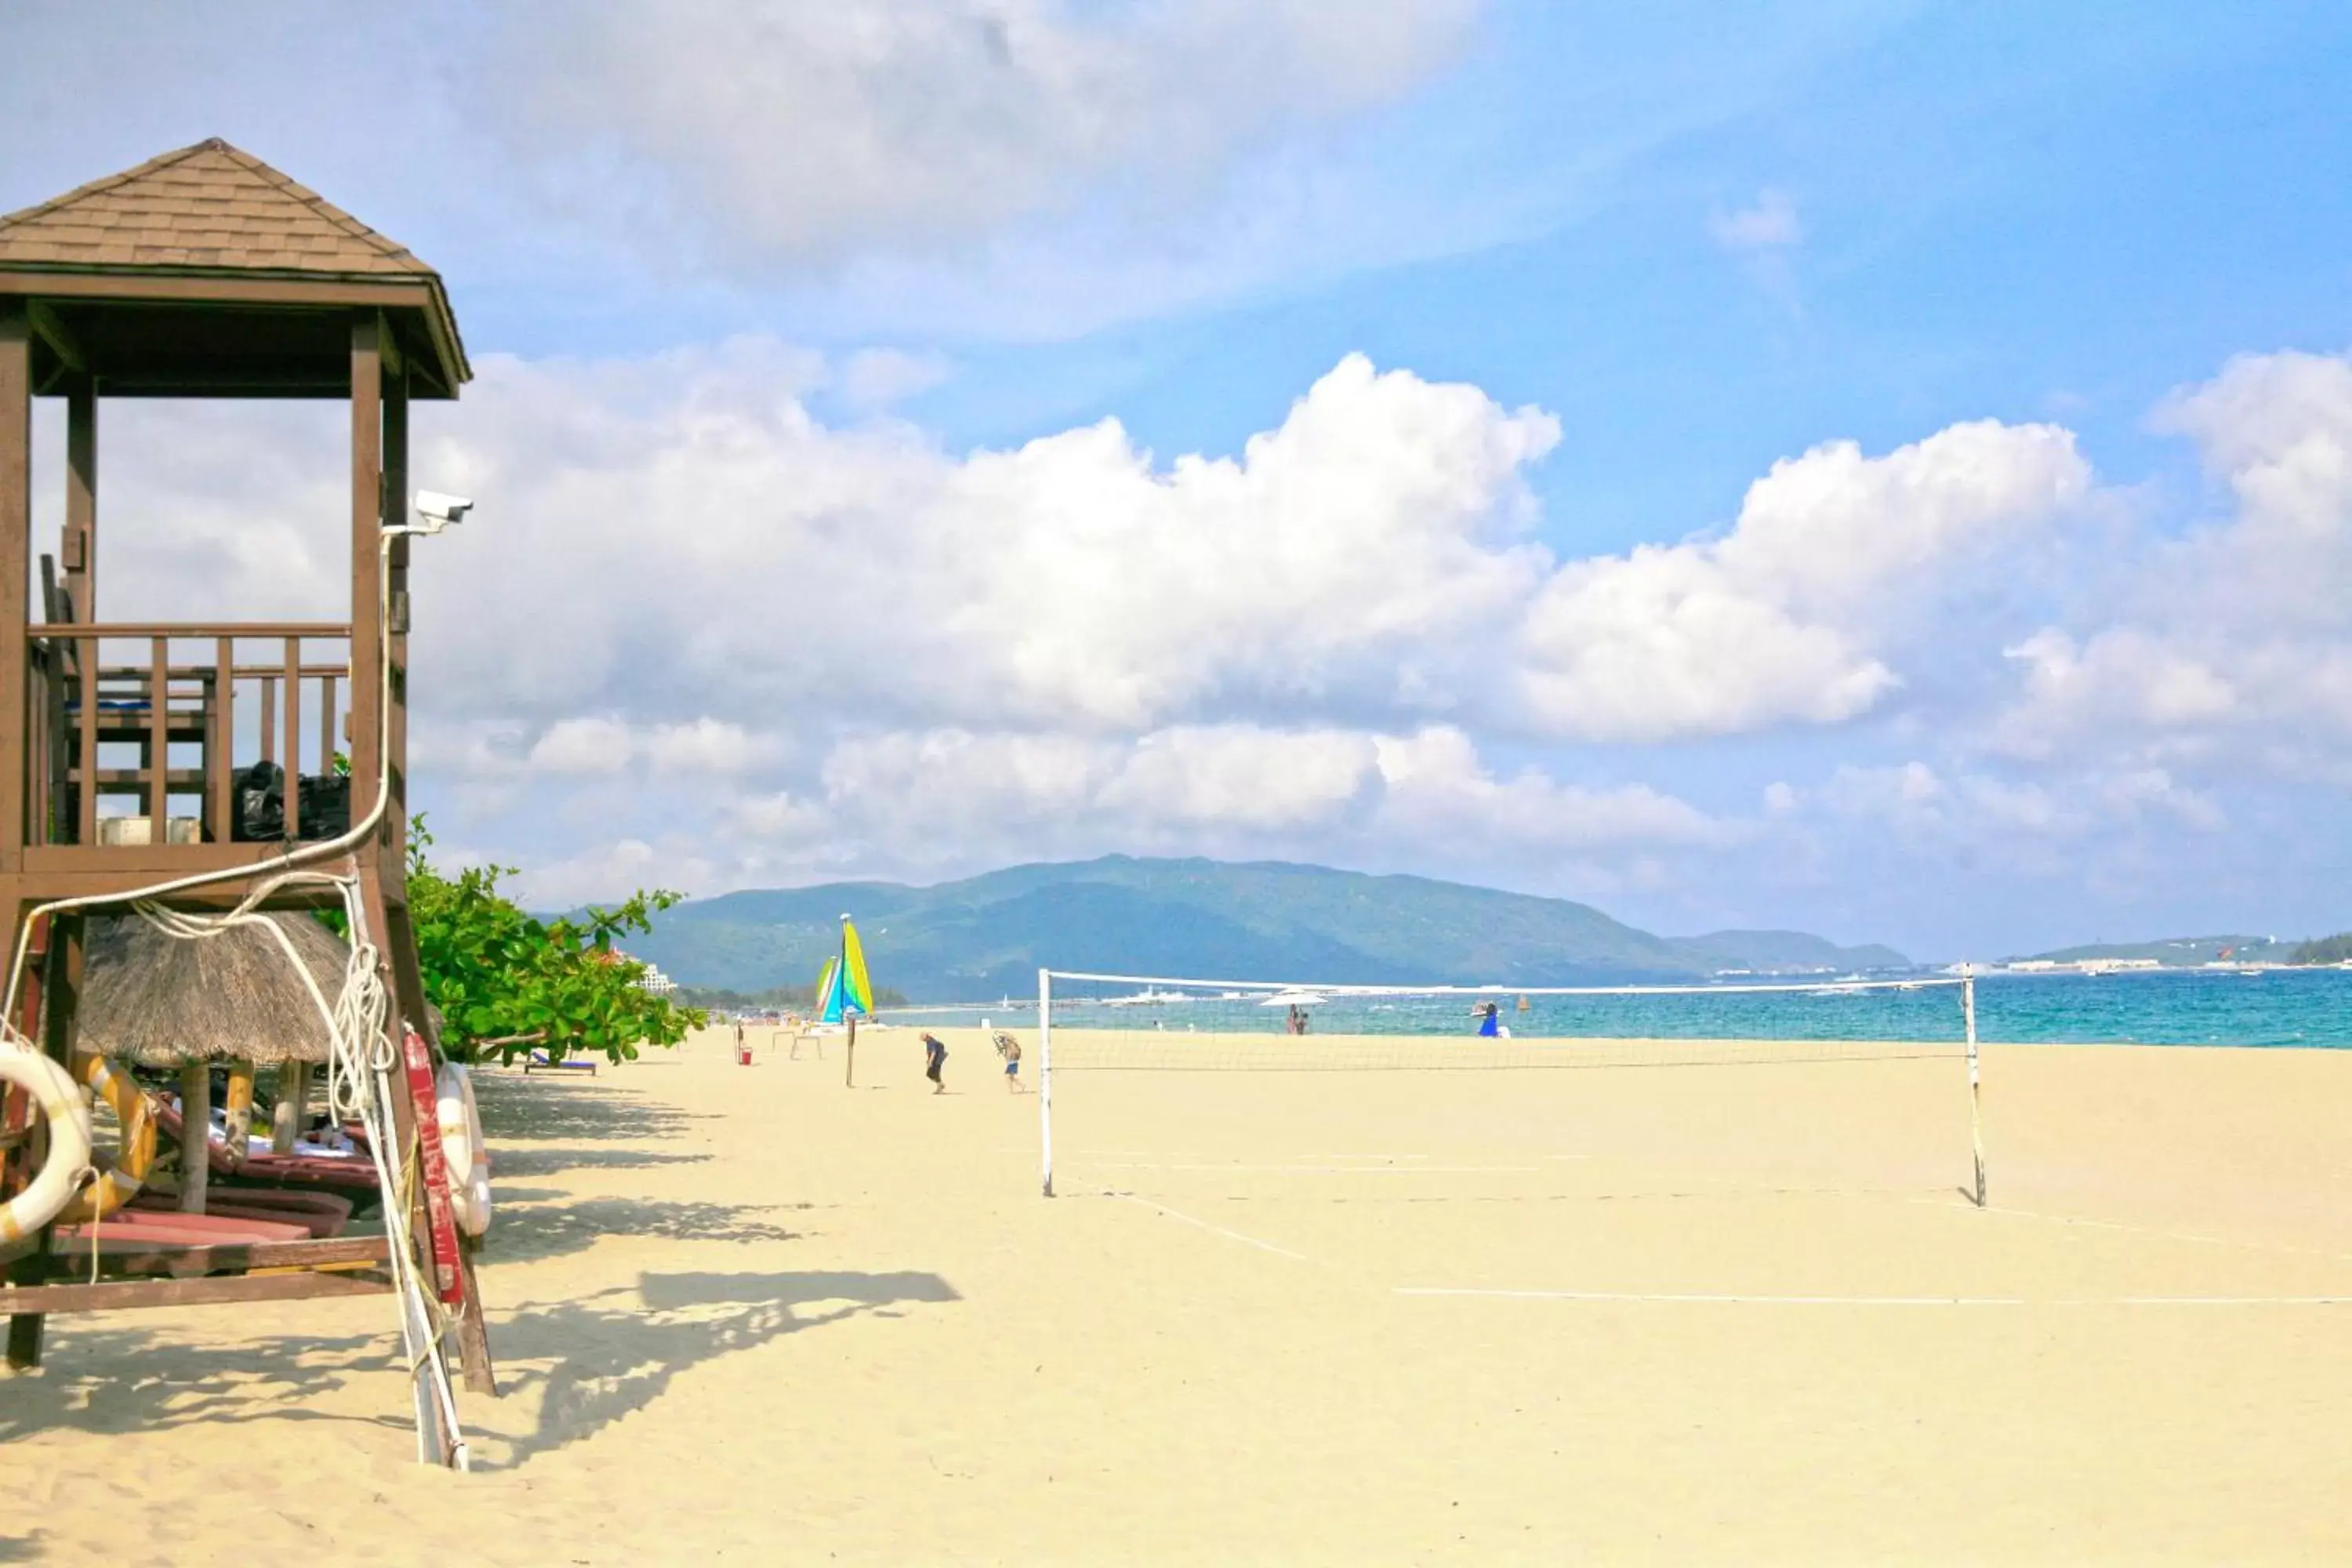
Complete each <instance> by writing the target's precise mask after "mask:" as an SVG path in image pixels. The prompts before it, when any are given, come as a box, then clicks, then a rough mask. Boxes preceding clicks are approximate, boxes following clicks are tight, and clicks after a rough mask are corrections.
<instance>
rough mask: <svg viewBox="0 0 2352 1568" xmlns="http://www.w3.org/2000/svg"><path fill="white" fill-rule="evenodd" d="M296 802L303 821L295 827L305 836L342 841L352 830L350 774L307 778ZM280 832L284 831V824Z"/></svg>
mask: <svg viewBox="0 0 2352 1568" xmlns="http://www.w3.org/2000/svg"><path fill="white" fill-rule="evenodd" d="M295 799H296V800H297V801H299V802H300V804H301V807H302V812H301V820H300V821H299V822H297V823H296V824H295V825H294V827H295V831H296V832H298V833H299V834H300V835H301V836H302V837H305V838H341V837H342V836H343V835H344V834H346V833H349V832H350V831H351V830H352V779H351V775H350V774H349V773H329V774H326V775H325V776H324V777H319V778H305V779H303V781H302V783H301V784H300V785H299V787H298V789H297V791H296V794H295ZM278 831H279V832H281V833H282V832H284V831H285V826H284V825H283V824H282V823H281V824H280V825H279V827H278Z"/></svg>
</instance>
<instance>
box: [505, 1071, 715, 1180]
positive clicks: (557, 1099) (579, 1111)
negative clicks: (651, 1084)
mask: <svg viewBox="0 0 2352 1568" xmlns="http://www.w3.org/2000/svg"><path fill="white" fill-rule="evenodd" d="M474 1098H475V1100H476V1101H477V1102H478V1105H479V1108H480V1110H481V1113H482V1132H483V1135H484V1136H485V1137H487V1138H488V1139H489V1140H490V1143H491V1147H492V1149H493V1150H494V1151H495V1149H496V1147H497V1144H498V1141H499V1139H502V1138H517V1139H522V1140H525V1141H528V1142H534V1143H542V1142H560V1141H571V1142H583V1143H617V1142H639V1141H646V1142H651V1141H657V1140H669V1141H675V1140H677V1139H679V1138H682V1137H684V1136H685V1135H686V1134H687V1132H688V1131H690V1130H691V1128H692V1126H693V1124H694V1123H696V1122H698V1121H718V1120H719V1118H718V1117H717V1116H715V1115H712V1114H709V1113H708V1112H699V1111H691V1110H679V1109H678V1108H677V1106H675V1105H669V1104H666V1103H664V1102H663V1101H661V1100H656V1099H655V1098H653V1097H652V1096H651V1095H648V1094H646V1092H645V1091H644V1090H642V1089H626V1088H624V1087H622V1086H621V1085H619V1084H614V1083H595V1082H587V1083H583V1082H581V1081H580V1080H578V1079H571V1080H568V1081H564V1080H554V1079H544V1078H525V1077H523V1076H522V1075H521V1074H520V1073H484V1074H482V1075H480V1076H479V1077H478V1078H477V1079H474ZM671 1158H677V1156H674V1155H673V1156H671ZM622 1163H628V1162H622Z"/></svg>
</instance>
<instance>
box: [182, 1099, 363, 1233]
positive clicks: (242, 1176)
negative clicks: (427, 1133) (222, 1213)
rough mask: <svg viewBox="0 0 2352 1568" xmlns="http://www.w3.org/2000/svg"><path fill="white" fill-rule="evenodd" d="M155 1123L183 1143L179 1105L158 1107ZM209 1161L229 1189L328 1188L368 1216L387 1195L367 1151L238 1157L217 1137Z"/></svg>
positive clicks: (211, 1141) (209, 1143)
mask: <svg viewBox="0 0 2352 1568" xmlns="http://www.w3.org/2000/svg"><path fill="white" fill-rule="evenodd" d="M155 1125H156V1126H157V1128H158V1129H160V1130H161V1131H162V1132H163V1136H165V1137H166V1138H169V1139H171V1140H173V1142H178V1141H179V1137H180V1112H179V1110H177V1109H176V1108H175V1107H173V1106H172V1105H170V1104H168V1103H159V1104H158V1105H157V1106H156V1108H155ZM205 1165H206V1167H207V1168H208V1169H209V1170H210V1171H211V1173H212V1174H213V1176H214V1177H215V1178H217V1180H218V1182H219V1184H220V1187H221V1189H222V1190H224V1191H227V1190H235V1189H240V1188H244V1187H313V1188H317V1187H324V1188H327V1189H329V1190H330V1191H332V1192H335V1193H338V1194H341V1195H343V1196H344V1197H347V1198H349V1199H350V1200H351V1203H352V1212H353V1213H355V1214H363V1213H365V1212H366V1211H367V1210H368V1209H369V1208H371V1207H373V1205H375V1204H376V1203H377V1202H378V1201H379V1200H380V1199H381V1197H382V1194H380V1193H379V1192H378V1191H377V1188H376V1179H375V1163H374V1162H373V1161H372V1160H370V1159H369V1158H368V1157H367V1156H366V1155H365V1154H363V1153H362V1154H355V1155H352V1156H351V1157H349V1158H344V1159H331V1158H328V1157H326V1156H323V1155H319V1154H257V1153H249V1154H247V1155H246V1156H245V1157H244V1158H243V1159H239V1158H237V1156H236V1154H235V1153H234V1152H231V1150H230V1149H229V1147H228V1145H227V1144H226V1143H225V1142H222V1141H221V1139H220V1138H219V1136H218V1135H217V1134H215V1136H213V1137H211V1138H208V1139H206V1140H205ZM231 1201H234V1200H231Z"/></svg>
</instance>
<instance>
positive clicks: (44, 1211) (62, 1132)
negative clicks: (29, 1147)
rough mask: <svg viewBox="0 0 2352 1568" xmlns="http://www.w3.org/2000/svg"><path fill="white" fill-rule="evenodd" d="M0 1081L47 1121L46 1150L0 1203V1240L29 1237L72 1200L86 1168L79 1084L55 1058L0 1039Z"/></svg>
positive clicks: (85, 1114)
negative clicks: (27, 1178)
mask: <svg viewBox="0 0 2352 1568" xmlns="http://www.w3.org/2000/svg"><path fill="white" fill-rule="evenodd" d="M0 1079H6V1080H7V1081H8V1082H10V1083H13V1084H15V1085H16V1087H17V1088H19V1089H23V1090H25V1091H26V1093H28V1094H30V1095H31V1096H32V1097H33V1103H35V1104H36V1105H37V1106H39V1107H40V1108H41V1114H42V1115H44V1116H46V1117H47V1118H48V1119H49V1154H48V1158H47V1160H46V1161H45V1162H43V1163H42V1165H41V1169H40V1173H39V1174H37V1175H36V1176H35V1177H34V1178H33V1180H32V1182H31V1183H30V1184H28V1185H27V1186H26V1188H25V1190H24V1191H23V1192H21V1193H18V1194H16V1196H15V1197H13V1198H10V1199H9V1200H8V1201H7V1202H6V1203H5V1204H0V1241H15V1240H16V1239H17V1238H18V1237H26V1236H30V1235H31V1234H33V1232H35V1231H37V1230H38V1229H40V1228H41V1226H45V1225H47V1224H48V1223H49V1221H51V1220H53V1219H55V1218H56V1217H57V1216H58V1211H59V1210H61V1209H63V1208H64V1207H65V1206H66V1205H67V1204H68V1203H69V1202H70V1201H72V1198H73V1195H74V1189H75V1184H77V1183H78V1182H79V1180H80V1179H81V1173H82V1172H84V1171H85V1170H88V1169H89V1106H88V1105H87V1104H85V1103H83V1100H82V1098H81V1085H79V1084H78V1083H76V1082H74V1080H73V1076H72V1075H71V1074H70V1073H68V1072H67V1071H66V1069H65V1068H62V1067H59V1066H58V1064H57V1063H56V1062H53V1061H51V1060H50V1059H49V1058H47V1057H45V1056H43V1055H41V1053H40V1052H38V1051H35V1050H27V1049H26V1047H23V1046H20V1045H17V1044H16V1043H15V1042H13V1041H5V1040H0Z"/></svg>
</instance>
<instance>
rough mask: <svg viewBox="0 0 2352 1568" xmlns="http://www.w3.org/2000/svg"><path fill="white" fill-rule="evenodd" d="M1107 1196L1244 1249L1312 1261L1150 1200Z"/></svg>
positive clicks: (1134, 1196)
mask: <svg viewBox="0 0 2352 1568" xmlns="http://www.w3.org/2000/svg"><path fill="white" fill-rule="evenodd" d="M1105 1195H1106V1196H1108V1197H1114V1198H1125V1199H1126V1200H1127V1201H1128V1202H1129V1203H1131V1204H1140V1205H1143V1206H1144V1207H1145V1208H1148V1209H1150V1211H1151V1212H1152V1213H1154V1214H1163V1215H1167V1216H1168V1217H1169V1218H1170V1219H1181V1220H1182V1221H1183V1222H1184V1223H1185V1224H1186V1225H1189V1226H1197V1227H1198V1228H1200V1229H1202V1230H1205V1231H1207V1232H1208V1233H1209V1234H1210V1235H1212V1236H1222V1237H1224V1238H1225V1239H1226V1240H1227V1241H1238V1242H1240V1243H1241V1244H1242V1245H1243V1246H1244V1247H1256V1248H1257V1249H1258V1250H1259V1251H1261V1252H1271V1253H1273V1254H1275V1255H1276V1257H1278V1258H1291V1259H1294V1260H1295V1261H1297V1262H1300V1263H1307V1262H1311V1261H1312V1259H1310V1258H1308V1257H1307V1255H1306V1254H1305V1253H1303V1252H1293V1251H1291V1250H1290V1248H1288V1247H1276V1245H1275V1244H1274V1243H1272V1242H1270V1241H1260V1240H1259V1239H1258V1238H1257V1237H1254V1236H1244V1235H1243V1234H1242V1233H1241V1232H1240V1231H1237V1230H1227V1229H1226V1228H1225V1227H1224V1226H1221V1225H1211V1224H1210V1223H1209V1222H1208V1221H1207V1220H1204V1219H1195V1218H1193V1217H1192V1215H1188V1214H1185V1213H1183V1212H1182V1211H1181V1210H1178V1209H1171V1208H1170V1207H1169V1206H1168V1205H1165V1204H1155V1203H1153V1202H1152V1201H1151V1200H1150V1198H1139V1197H1137V1196H1136V1195H1135V1194H1133V1193H1109V1194H1105Z"/></svg>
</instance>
